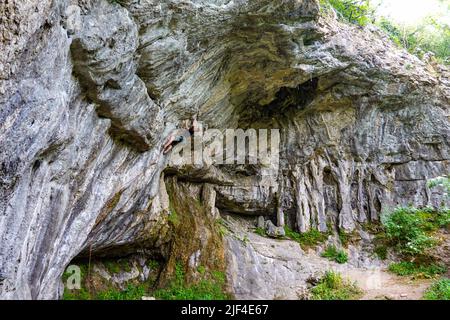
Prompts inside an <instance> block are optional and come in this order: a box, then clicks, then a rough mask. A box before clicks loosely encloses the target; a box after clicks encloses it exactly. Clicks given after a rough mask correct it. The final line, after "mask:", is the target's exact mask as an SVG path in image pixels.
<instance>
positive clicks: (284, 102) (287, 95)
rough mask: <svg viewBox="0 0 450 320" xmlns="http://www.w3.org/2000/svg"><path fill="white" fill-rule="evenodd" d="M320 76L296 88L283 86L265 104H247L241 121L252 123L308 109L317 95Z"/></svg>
mask: <svg viewBox="0 0 450 320" xmlns="http://www.w3.org/2000/svg"><path fill="white" fill-rule="evenodd" d="M318 84H319V78H311V79H310V80H308V81H306V82H304V83H302V84H300V85H298V86H297V87H295V88H289V87H282V88H280V90H279V91H278V92H277V93H276V94H275V99H274V100H273V101H272V102H271V103H269V104H267V105H265V106H256V107H255V106H245V107H244V108H243V110H242V111H241V117H240V122H241V123H252V122H254V121H255V120H256V119H257V120H258V121H260V122H261V121H268V120H269V121H270V120H271V119H272V118H274V117H279V116H289V115H290V114H291V113H296V112H299V111H302V110H304V109H306V107H307V106H308V105H309V104H310V103H311V102H312V101H313V100H314V98H315V97H316V96H317V88H318Z"/></svg>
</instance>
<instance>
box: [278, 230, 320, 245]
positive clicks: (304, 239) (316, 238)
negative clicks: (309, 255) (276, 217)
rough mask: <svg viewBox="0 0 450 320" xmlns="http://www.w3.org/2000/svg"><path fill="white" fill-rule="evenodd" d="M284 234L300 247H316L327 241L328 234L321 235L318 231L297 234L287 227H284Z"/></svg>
mask: <svg viewBox="0 0 450 320" xmlns="http://www.w3.org/2000/svg"><path fill="white" fill-rule="evenodd" d="M284 232H285V234H286V237H288V238H289V239H291V240H294V241H297V242H298V243H300V245H302V247H311V246H316V245H318V244H320V243H323V242H325V241H326V240H327V238H328V234H326V233H322V232H320V231H318V230H315V229H314V230H310V231H308V232H305V233H298V232H295V231H293V230H292V229H290V228H289V227H288V226H284Z"/></svg>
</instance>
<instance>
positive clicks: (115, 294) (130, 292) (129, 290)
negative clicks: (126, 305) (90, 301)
mask: <svg viewBox="0 0 450 320" xmlns="http://www.w3.org/2000/svg"><path fill="white" fill-rule="evenodd" d="M145 295H146V287H145V285H138V286H135V285H131V284H129V285H128V286H127V287H126V289H125V290H116V289H109V290H106V291H103V292H100V293H98V294H97V296H96V297H95V300H141V298H142V297H143V296H145Z"/></svg>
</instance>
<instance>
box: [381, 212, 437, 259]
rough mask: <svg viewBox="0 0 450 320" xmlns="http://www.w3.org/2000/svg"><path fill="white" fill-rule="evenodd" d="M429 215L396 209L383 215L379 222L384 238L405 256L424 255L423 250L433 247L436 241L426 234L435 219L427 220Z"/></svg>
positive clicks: (432, 226) (433, 224)
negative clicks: (384, 233)
mask: <svg viewBox="0 0 450 320" xmlns="http://www.w3.org/2000/svg"><path fill="white" fill-rule="evenodd" d="M430 216H431V215H430V214H429V213H428V212H426V211H420V210H418V209H414V208H397V209H395V210H394V211H392V212H389V213H386V214H383V215H382V216H381V222H382V224H383V226H384V229H385V232H386V237H387V239H388V241H390V242H391V243H392V244H393V245H395V247H396V249H397V250H398V251H399V252H400V253H402V254H406V255H411V256H416V255H420V254H424V252H425V250H426V249H428V248H431V247H433V246H434V245H435V244H436V241H435V239H434V238H433V237H431V236H430V235H428V234H427V231H431V230H430V229H434V227H435V223H436V220H435V218H436V217H437V216H438V215H436V217H435V218H432V220H429V218H430Z"/></svg>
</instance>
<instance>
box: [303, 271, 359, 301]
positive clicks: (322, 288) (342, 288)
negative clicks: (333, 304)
mask: <svg viewBox="0 0 450 320" xmlns="http://www.w3.org/2000/svg"><path fill="white" fill-rule="evenodd" d="M361 293H362V291H361V290H360V289H359V288H358V287H357V286H356V285H355V284H352V283H350V282H349V281H348V280H344V279H343V278H342V276H341V275H340V274H339V273H336V272H333V271H328V272H326V274H325V276H324V277H323V278H322V279H320V281H319V283H318V284H317V285H316V286H315V287H314V288H312V289H311V294H312V299H313V300H355V299H358V298H359V297H360V295H361Z"/></svg>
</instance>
